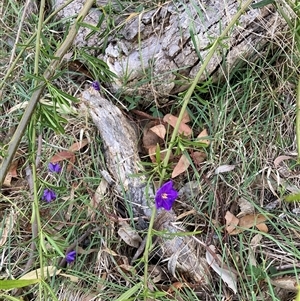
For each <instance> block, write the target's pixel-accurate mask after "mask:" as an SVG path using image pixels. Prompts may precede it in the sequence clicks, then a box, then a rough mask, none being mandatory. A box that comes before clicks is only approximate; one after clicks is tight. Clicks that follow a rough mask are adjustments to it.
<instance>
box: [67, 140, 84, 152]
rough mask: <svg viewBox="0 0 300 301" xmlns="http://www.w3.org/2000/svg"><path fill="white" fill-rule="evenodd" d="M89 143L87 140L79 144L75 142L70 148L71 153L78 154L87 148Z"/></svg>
mask: <svg viewBox="0 0 300 301" xmlns="http://www.w3.org/2000/svg"><path fill="white" fill-rule="evenodd" d="M88 143H89V140H88V139H87V138H86V139H83V140H81V141H79V142H75V143H73V144H72V145H71V146H70V147H69V149H68V150H69V151H70V152H76V151H78V150H80V149H82V148H83V147H84V146H86V145H87V144H88Z"/></svg>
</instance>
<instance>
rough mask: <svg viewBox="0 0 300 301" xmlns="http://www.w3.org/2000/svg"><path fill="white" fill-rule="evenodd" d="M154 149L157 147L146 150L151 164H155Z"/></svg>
mask: <svg viewBox="0 0 300 301" xmlns="http://www.w3.org/2000/svg"><path fill="white" fill-rule="evenodd" d="M156 148H157V146H156V145H155V146H150V147H149V149H148V153H149V157H150V159H151V161H152V163H155V162H156Z"/></svg>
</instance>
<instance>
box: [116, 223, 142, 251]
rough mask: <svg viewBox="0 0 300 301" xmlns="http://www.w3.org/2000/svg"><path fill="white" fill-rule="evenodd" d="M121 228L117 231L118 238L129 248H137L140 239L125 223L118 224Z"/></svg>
mask: <svg viewBox="0 0 300 301" xmlns="http://www.w3.org/2000/svg"><path fill="white" fill-rule="evenodd" d="M120 225H121V228H120V229H119V230H118V234H119V236H120V237H121V238H122V239H123V240H124V241H125V243H126V244H127V245H129V246H131V247H134V248H138V247H139V246H140V244H141V242H142V239H141V237H140V236H139V234H138V233H137V232H136V230H135V229H133V228H132V227H131V226H130V225H129V224H128V223H127V222H125V221H121V222H120Z"/></svg>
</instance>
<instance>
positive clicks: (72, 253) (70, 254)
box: [66, 251, 76, 263]
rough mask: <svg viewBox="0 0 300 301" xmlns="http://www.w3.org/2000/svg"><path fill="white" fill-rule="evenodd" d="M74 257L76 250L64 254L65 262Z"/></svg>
mask: <svg viewBox="0 0 300 301" xmlns="http://www.w3.org/2000/svg"><path fill="white" fill-rule="evenodd" d="M75 257H76V251H70V252H69V253H67V255H66V262H67V263H71V262H73V261H74V260H75Z"/></svg>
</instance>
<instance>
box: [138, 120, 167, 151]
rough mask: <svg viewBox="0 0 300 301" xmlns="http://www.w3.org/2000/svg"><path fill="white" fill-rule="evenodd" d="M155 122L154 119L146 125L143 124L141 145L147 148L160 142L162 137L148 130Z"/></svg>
mask: <svg viewBox="0 0 300 301" xmlns="http://www.w3.org/2000/svg"><path fill="white" fill-rule="evenodd" d="M155 126H156V123H155V122H154V121H151V122H149V124H147V126H145V128H144V131H143V146H144V148H146V149H149V148H150V147H153V146H155V147H156V145H157V144H161V143H162V142H163V139H162V138H160V137H159V136H158V135H157V134H156V133H154V132H153V131H151V130H150V128H152V127H155Z"/></svg>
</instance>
